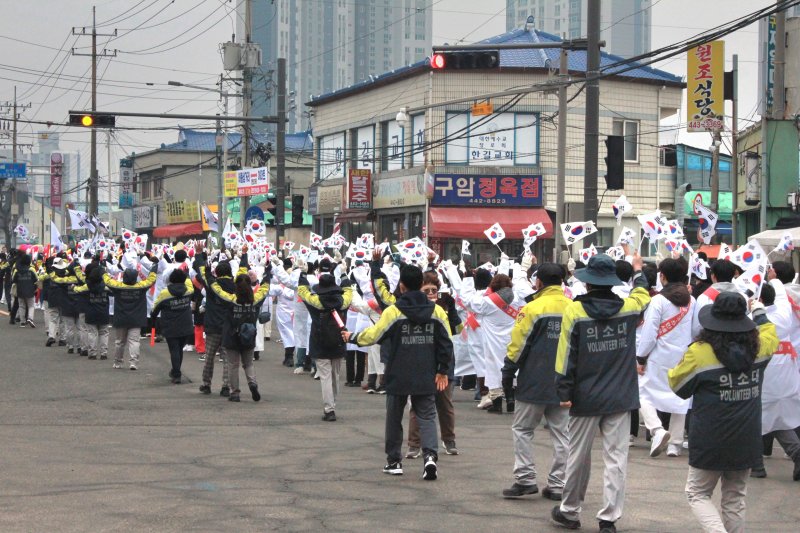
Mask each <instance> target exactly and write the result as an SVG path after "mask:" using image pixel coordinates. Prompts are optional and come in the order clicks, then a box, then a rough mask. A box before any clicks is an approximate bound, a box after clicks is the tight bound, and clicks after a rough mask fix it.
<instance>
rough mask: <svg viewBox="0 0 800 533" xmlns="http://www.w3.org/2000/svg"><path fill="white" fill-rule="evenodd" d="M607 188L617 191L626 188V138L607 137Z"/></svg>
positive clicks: (618, 136)
mask: <svg viewBox="0 0 800 533" xmlns="http://www.w3.org/2000/svg"><path fill="white" fill-rule="evenodd" d="M605 142H606V152H607V153H608V155H606V157H605V160H606V189H608V190H609V191H615V190H619V189H624V188H625V138H624V137H623V136H622V135H609V136H608V137H607V138H606V141H605Z"/></svg>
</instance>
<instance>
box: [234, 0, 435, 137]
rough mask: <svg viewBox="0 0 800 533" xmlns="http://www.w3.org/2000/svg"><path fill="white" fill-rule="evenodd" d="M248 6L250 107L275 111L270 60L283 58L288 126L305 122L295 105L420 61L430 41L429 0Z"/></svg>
mask: <svg viewBox="0 0 800 533" xmlns="http://www.w3.org/2000/svg"><path fill="white" fill-rule="evenodd" d="M244 4H245V3H244V2H240V4H239V5H240V7H239V11H240V15H241V18H240V19H239V20H240V23H241V21H242V20H243V19H244ZM252 6H253V32H252V36H251V40H252V41H253V42H256V43H258V44H259V45H261V50H262V55H263V63H262V67H261V70H260V72H258V73H257V75H256V76H255V78H254V81H253V114H254V115H274V114H275V113H276V98H275V95H276V91H275V86H274V84H275V83H276V82H277V76H276V74H275V69H276V68H277V62H276V60H277V58H279V57H284V58H286V60H287V65H288V69H287V84H288V87H289V90H290V91H294V93H295V94H294V95H293V97H294V99H295V102H296V103H297V108H296V109H294V110H291V111H290V112H289V131H302V130H304V129H308V127H309V117H308V114H307V112H306V111H307V110H305V109H303V105H302V104H303V102H306V101H308V100H310V99H311V97H312V96H315V95H320V94H324V93H329V92H331V91H334V90H337V89H341V88H343V87H347V86H348V85H352V84H353V83H356V82H358V81H361V80H364V79H368V78H369V77H370V76H371V75H372V76H375V75H377V74H379V73H382V72H388V71H390V70H392V69H394V68H397V67H402V66H404V65H409V64H411V63H414V62H416V61H419V60H420V59H422V58H424V57H425V56H426V55H428V53H430V48H431V44H432V40H433V33H432V22H433V11H432V9H431V6H430V2H428V0H348V1H347V2H340V1H303V0H253V1H252ZM239 31H240V34H243V33H242V29H241V28H240V30H239Z"/></svg>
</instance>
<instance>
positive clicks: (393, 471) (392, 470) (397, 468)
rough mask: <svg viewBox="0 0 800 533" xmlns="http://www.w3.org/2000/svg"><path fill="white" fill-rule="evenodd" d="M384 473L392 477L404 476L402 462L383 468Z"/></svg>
mask: <svg viewBox="0 0 800 533" xmlns="http://www.w3.org/2000/svg"><path fill="white" fill-rule="evenodd" d="M383 473H384V474H389V475H390V476H402V475H403V463H401V462H400V461H396V462H394V463H389V464H388V465H386V466H384V467H383Z"/></svg>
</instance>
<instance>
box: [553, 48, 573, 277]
mask: <svg viewBox="0 0 800 533" xmlns="http://www.w3.org/2000/svg"><path fill="white" fill-rule="evenodd" d="M568 60H569V53H568V52H567V50H566V49H562V50H561V62H560V64H559V69H558V76H559V78H560V81H561V82H565V81H566V78H567V76H569V62H568ZM566 150H567V85H566V84H564V85H561V86H560V87H559V88H558V162H557V165H558V171H557V177H556V227H555V231H553V233H554V234H555V239H556V246H555V249H554V251H553V262H556V263H557V262H559V260H558V254H560V253H561V245H562V244H563V243H562V242H561V241H562V239H563V237H562V235H561V224H563V223H564V186H565V184H564V180H565V179H566V165H567V153H566Z"/></svg>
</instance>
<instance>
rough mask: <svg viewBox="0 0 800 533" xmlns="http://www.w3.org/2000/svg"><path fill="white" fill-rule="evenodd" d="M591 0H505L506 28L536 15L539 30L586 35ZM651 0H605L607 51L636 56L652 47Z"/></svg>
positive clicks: (603, 16)
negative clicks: (588, 3) (588, 4)
mask: <svg viewBox="0 0 800 533" xmlns="http://www.w3.org/2000/svg"><path fill="white" fill-rule="evenodd" d="M588 1H590V0H506V29H507V30H512V29H514V28H518V27H520V26H522V25H523V24H525V21H526V20H527V18H528V17H529V16H532V17H533V20H534V26H535V28H536V29H537V30H541V31H545V32H547V33H552V34H554V35H557V36H559V37H566V38H567V39H574V38H578V37H586V34H587V12H588V6H587V2H588ZM650 5H651V0H603V2H602V7H601V16H600V19H601V22H600V24H601V25H600V28H601V32H600V38H601V39H604V40H605V41H606V47H605V48H604V51H606V52H608V53H610V54H615V55H619V56H623V57H633V56H636V55H639V54H643V53H645V52H649V51H650V41H651V32H650V24H651V9H650Z"/></svg>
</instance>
